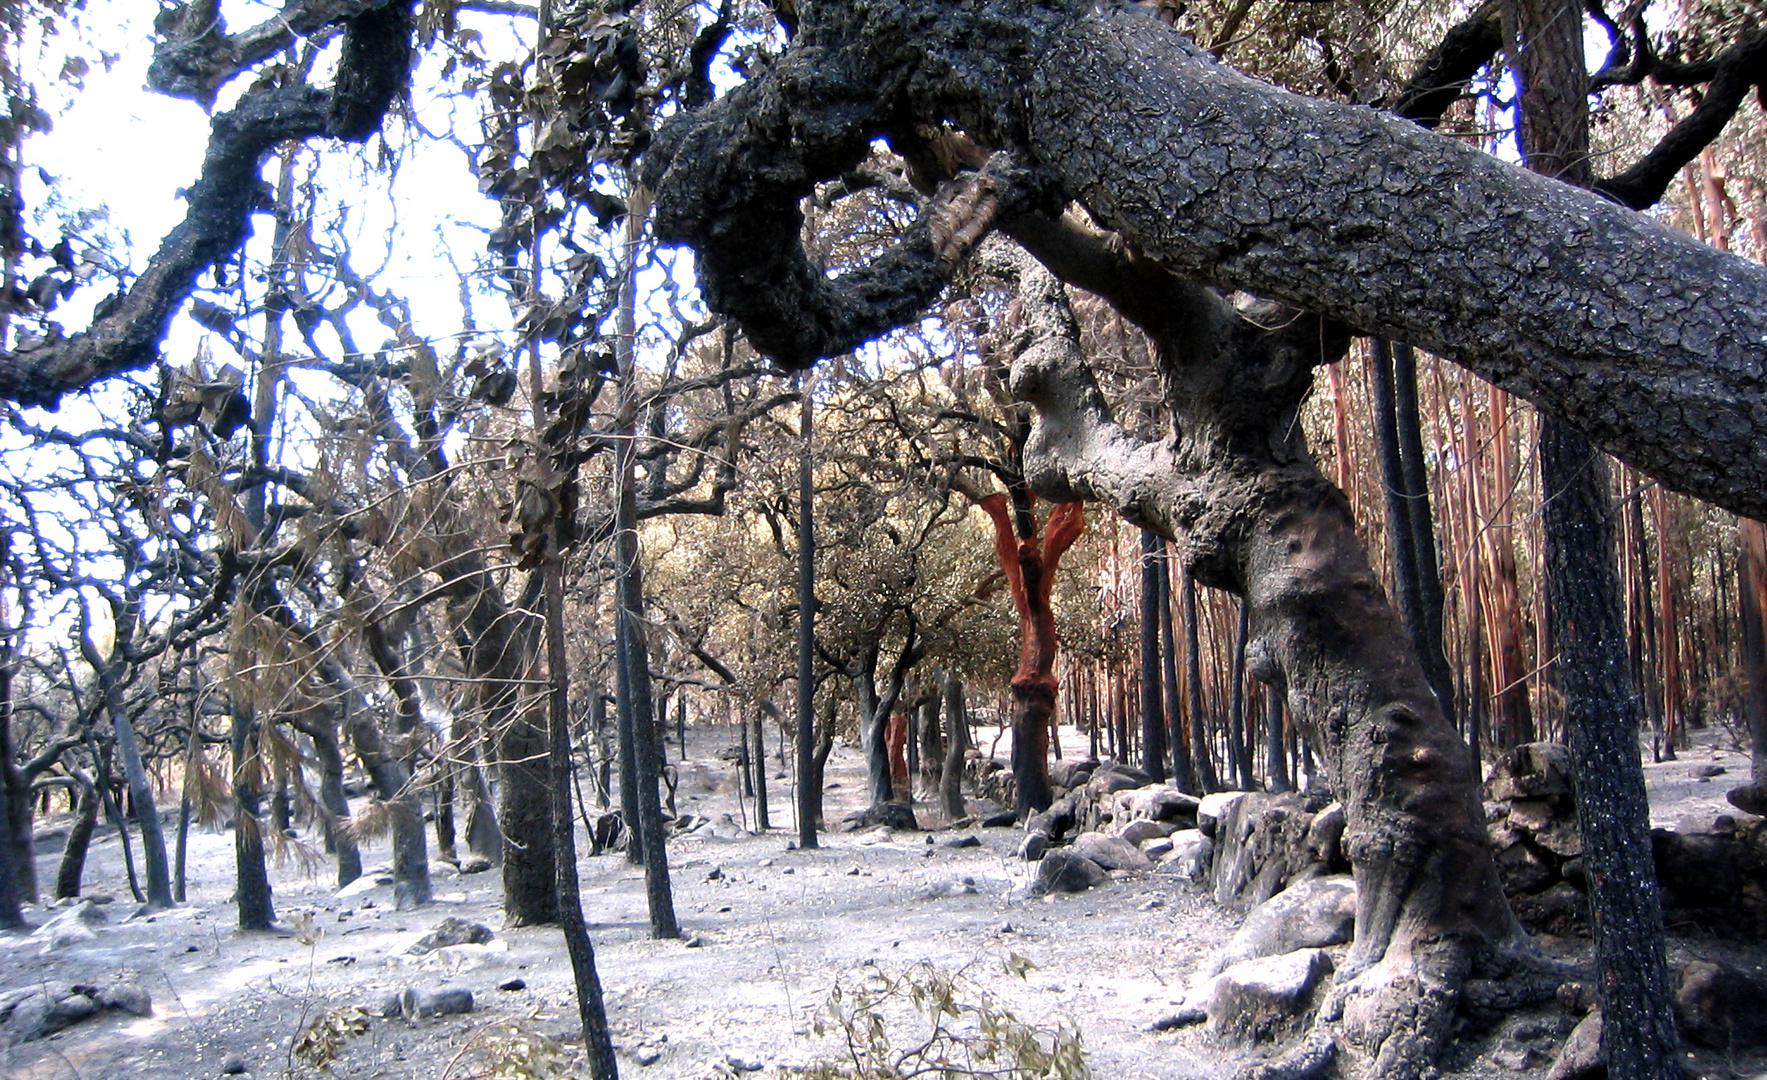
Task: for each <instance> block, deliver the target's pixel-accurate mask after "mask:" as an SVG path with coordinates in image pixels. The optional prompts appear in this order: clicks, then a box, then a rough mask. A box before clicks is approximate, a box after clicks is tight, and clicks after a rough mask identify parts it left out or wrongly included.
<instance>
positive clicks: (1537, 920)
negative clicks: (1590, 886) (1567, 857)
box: [1509, 881, 1589, 935]
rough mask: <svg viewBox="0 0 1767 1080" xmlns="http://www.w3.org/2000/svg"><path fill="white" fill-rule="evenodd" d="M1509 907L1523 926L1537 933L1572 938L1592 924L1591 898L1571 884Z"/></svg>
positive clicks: (1559, 884) (1515, 900) (1519, 899)
mask: <svg viewBox="0 0 1767 1080" xmlns="http://www.w3.org/2000/svg"><path fill="white" fill-rule="evenodd" d="M1509 903H1510V906H1511V907H1513V908H1514V909H1515V915H1516V918H1518V919H1520V920H1521V923H1522V925H1523V926H1525V927H1527V928H1528V929H1530V930H1533V931H1536V932H1542V931H1543V932H1545V933H1549V934H1561V935H1562V934H1570V933H1573V932H1575V931H1577V930H1578V929H1581V928H1582V927H1585V926H1587V925H1588V924H1589V897H1588V896H1587V895H1586V894H1585V893H1584V892H1583V890H1582V889H1579V888H1577V887H1576V886H1575V885H1572V884H1571V883H1570V882H1568V881H1560V882H1557V883H1556V884H1554V885H1553V886H1552V887H1551V888H1548V889H1546V890H1544V891H1542V892H1539V893H1536V894H1534V895H1532V896H1516V897H1512V898H1511V899H1510V902H1509Z"/></svg>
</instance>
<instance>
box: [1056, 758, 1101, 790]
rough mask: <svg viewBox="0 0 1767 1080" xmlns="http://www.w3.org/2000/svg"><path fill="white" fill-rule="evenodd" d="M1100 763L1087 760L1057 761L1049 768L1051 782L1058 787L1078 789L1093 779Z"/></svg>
mask: <svg viewBox="0 0 1767 1080" xmlns="http://www.w3.org/2000/svg"><path fill="white" fill-rule="evenodd" d="M1097 769H1098V762H1096V761H1094V760H1092V759H1090V758H1086V759H1082V760H1079V761H1073V760H1068V761H1057V762H1052V763H1051V764H1050V766H1049V782H1050V783H1052V784H1054V785H1056V786H1057V787H1064V788H1077V787H1079V786H1080V785H1082V784H1084V783H1085V782H1086V781H1087V780H1090V779H1091V778H1092V774H1093V773H1094V772H1096V771H1097Z"/></svg>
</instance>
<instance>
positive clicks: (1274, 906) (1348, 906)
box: [1208, 875, 1356, 974]
mask: <svg viewBox="0 0 1767 1080" xmlns="http://www.w3.org/2000/svg"><path fill="white" fill-rule="evenodd" d="M1355 928H1356V883H1355V881H1354V880H1353V879H1351V878H1350V877H1349V876H1348V875H1331V876H1327V877H1317V878H1313V879H1311V880H1308V881H1303V882H1300V883H1299V884H1296V885H1293V886H1290V887H1289V888H1287V889H1284V890H1283V891H1282V892H1279V893H1277V894H1276V895H1275V896H1273V897H1271V898H1270V899H1268V900H1266V901H1264V902H1263V903H1262V904H1259V905H1258V906H1257V907H1256V908H1254V909H1252V913H1251V914H1250V915H1247V916H1246V920H1245V923H1244V924H1243V925H1242V926H1241V927H1240V928H1239V931H1238V932H1237V933H1235V934H1234V935H1233V937H1232V939H1231V940H1229V941H1228V942H1227V946H1226V947H1225V948H1224V949H1222V950H1221V955H1220V956H1219V957H1217V958H1216V959H1215V961H1214V963H1213V964H1212V965H1210V967H1209V969H1208V970H1209V973H1210V974H1214V973H1216V972H1219V971H1221V970H1223V969H1224V968H1229V967H1232V966H1233V965H1235V964H1240V963H1244V962H1245V961H1247V960H1256V959H1258V958H1259V957H1263V956H1278V955H1282V954H1284V953H1291V952H1294V951H1295V950H1297V949H1314V948H1323V947H1325V946H1328V945H1341V944H1343V943H1344V942H1346V941H1349V940H1350V935H1351V933H1352V932H1353V931H1354V930H1355Z"/></svg>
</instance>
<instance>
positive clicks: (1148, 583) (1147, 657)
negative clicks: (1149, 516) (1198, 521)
mask: <svg viewBox="0 0 1767 1080" xmlns="http://www.w3.org/2000/svg"><path fill="white" fill-rule="evenodd" d="M1164 548H1165V544H1164V542H1162V541H1161V540H1160V538H1159V537H1158V536H1155V535H1154V534H1153V533H1151V532H1149V531H1148V530H1146V529H1142V530H1141V771H1142V772H1145V773H1146V774H1147V775H1149V776H1151V777H1153V778H1154V779H1155V780H1164V779H1165V778H1166V755H1165V746H1164V745H1163V743H1164V742H1165V739H1164V737H1163V736H1164V732H1165V727H1166V714H1165V707H1164V705H1163V704H1162V695H1161V694H1160V577H1161V575H1162V574H1163V573H1164V572H1165V568H1164V567H1163V566H1162V565H1161V562H1160V554H1161V552H1162V550H1163V549H1164Z"/></svg>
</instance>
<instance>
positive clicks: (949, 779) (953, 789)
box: [939, 671, 969, 824]
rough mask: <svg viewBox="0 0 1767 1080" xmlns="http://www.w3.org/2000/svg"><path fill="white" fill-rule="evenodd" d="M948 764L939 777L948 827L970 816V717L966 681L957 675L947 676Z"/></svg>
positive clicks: (949, 674) (954, 673) (946, 754)
mask: <svg viewBox="0 0 1767 1080" xmlns="http://www.w3.org/2000/svg"><path fill="white" fill-rule="evenodd" d="M944 689H945V732H946V734H945V764H944V768H943V769H942V770H941V771H940V773H939V807H940V809H942V810H944V811H945V821H946V823H947V824H948V823H950V822H954V821H961V820H962V819H963V818H965V817H967V816H968V814H969V809H968V808H967V807H966V806H964V804H963V761H964V755H965V754H966V753H968V752H969V717H968V714H967V708H966V706H965V704H964V700H963V680H962V679H960V678H958V677H957V673H956V672H955V671H947V672H946V673H945V688H944Z"/></svg>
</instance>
